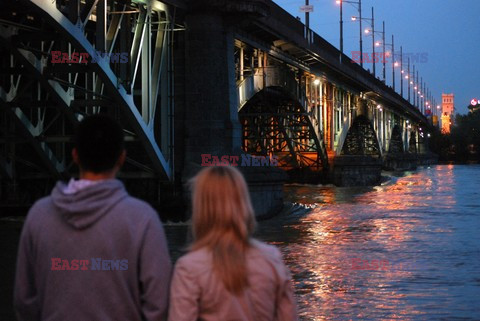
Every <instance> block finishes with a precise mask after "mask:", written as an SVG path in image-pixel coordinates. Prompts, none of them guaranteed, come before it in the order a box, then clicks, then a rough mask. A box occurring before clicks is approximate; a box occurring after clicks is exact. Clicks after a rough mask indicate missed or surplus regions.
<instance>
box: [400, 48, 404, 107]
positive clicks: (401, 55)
mask: <svg viewBox="0 0 480 321" xmlns="http://www.w3.org/2000/svg"><path fill="white" fill-rule="evenodd" d="M400 96H402V98H403V47H402V46H400Z"/></svg>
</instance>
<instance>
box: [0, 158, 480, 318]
mask: <svg viewBox="0 0 480 321" xmlns="http://www.w3.org/2000/svg"><path fill="white" fill-rule="evenodd" d="M402 175H403V176H401V177H398V176H395V175H393V174H392V175H390V176H389V177H390V179H389V180H388V181H387V182H386V183H384V184H383V185H382V186H378V187H370V188H338V187H333V186H315V185H290V186H287V187H286V188H285V189H286V195H287V200H288V201H290V202H293V203H295V205H293V206H291V207H290V208H288V210H286V211H284V212H283V213H281V214H280V215H279V216H277V217H275V218H273V219H270V220H266V221H262V222H260V223H259V226H258V229H257V237H258V238H260V239H262V240H264V241H266V242H268V243H271V244H275V245H277V246H278V247H279V248H280V249H281V251H282V252H283V254H284V259H285V261H286V263H287V265H288V266H289V268H290V270H291V271H292V274H293V278H294V283H295V289H296V296H297V300H298V305H299V311H300V315H301V318H302V320H480V166H478V165H468V166H462V165H455V166H454V165H439V166H434V167H430V168H422V169H419V170H418V171H416V172H411V173H404V174H402ZM12 224H13V223H12ZM1 227H2V228H1V231H0V236H1V238H0V241H1V242H0V243H1V244H2V257H1V260H0V270H1V274H2V279H1V281H0V286H1V293H2V300H1V305H0V306H1V308H0V320H13V315H12V311H11V302H12V301H11V292H12V290H13V289H12V287H13V282H12V279H13V271H14V262H15V257H16V247H17V242H18V236H19V232H20V228H21V224H18V223H16V224H14V225H11V224H10V223H8V224H5V223H4V224H2V225H1ZM165 229H166V233H167V237H168V240H169V245H170V249H171V254H172V256H173V258H174V259H176V258H178V256H179V255H181V253H182V249H183V248H184V246H185V244H186V242H187V237H186V230H187V227H186V225H185V224H184V223H182V224H167V225H166V228H165Z"/></svg>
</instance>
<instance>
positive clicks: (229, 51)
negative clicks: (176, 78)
mask: <svg viewBox="0 0 480 321" xmlns="http://www.w3.org/2000/svg"><path fill="white" fill-rule="evenodd" d="M244 2H245V3H244ZM259 12H260V13H261V12H262V7H256V6H254V7H252V3H251V1H250V2H249V1H237V2H235V3H231V6H226V7H225V6H223V5H222V3H221V1H220V2H219V1H198V3H197V4H196V5H193V8H192V10H190V11H189V13H188V14H187V15H186V21H185V24H186V26H187V30H186V36H185V57H186V58H185V111H184V114H185V127H184V128H185V141H184V144H185V147H184V150H185V160H184V164H183V165H184V170H183V175H182V181H183V182H186V181H187V180H188V179H189V178H190V177H192V176H193V175H194V174H195V173H196V172H198V171H199V170H200V169H201V162H202V154H210V155H215V156H218V157H219V158H220V157H221V156H223V155H237V156H238V155H240V154H241V153H242V151H241V144H242V133H241V126H240V123H239V120H238V107H237V105H238V96H237V95H238V94H237V87H236V83H235V61H234V56H235V55H234V48H235V46H234V41H235V36H234V29H233V28H234V25H233V24H232V19H233V20H238V21H242V20H243V19H248V18H251V17H252V15H253V14H258V13H259ZM239 165H240V164H239ZM239 169H240V170H241V171H242V172H243V173H244V175H245V177H246V179H247V182H248V184H249V186H250V193H251V197H252V201H253V205H254V207H255V212H256V214H257V216H258V217H267V216H270V215H274V214H275V213H276V212H278V211H279V210H280V209H281V208H282V206H283V183H284V181H285V179H286V176H285V175H284V173H283V172H282V171H280V170H278V169H276V168H270V167H239Z"/></svg>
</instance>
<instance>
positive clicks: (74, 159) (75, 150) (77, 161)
mask: <svg viewBox="0 0 480 321" xmlns="http://www.w3.org/2000/svg"><path fill="white" fill-rule="evenodd" d="M72 158H73V162H74V163H75V164H77V165H80V161H79V159H78V151H77V148H76V147H74V148H73V149H72Z"/></svg>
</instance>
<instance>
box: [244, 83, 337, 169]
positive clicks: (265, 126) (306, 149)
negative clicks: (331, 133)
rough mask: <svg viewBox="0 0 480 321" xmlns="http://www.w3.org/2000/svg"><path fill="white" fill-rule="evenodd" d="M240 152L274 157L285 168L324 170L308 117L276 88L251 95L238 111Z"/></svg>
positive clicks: (318, 142)
mask: <svg viewBox="0 0 480 321" xmlns="http://www.w3.org/2000/svg"><path fill="white" fill-rule="evenodd" d="M239 119H240V123H241V125H242V131H243V150H244V151H245V152H246V153H249V154H252V155H262V156H268V155H276V156H277V157H278V160H279V166H280V167H282V168H284V169H286V170H290V169H298V168H309V169H311V170H315V171H319V170H326V169H327V167H328V160H327V156H326V152H325V146H324V144H323V141H322V140H320V139H319V138H318V137H317V135H316V134H315V130H314V128H313V126H312V123H311V121H310V118H309V116H308V114H307V113H306V112H305V110H304V108H303V107H302V106H301V104H300V103H299V102H297V101H296V100H295V99H293V98H291V97H289V95H288V94H286V92H285V91H284V90H283V89H282V88H280V87H268V88H266V89H264V90H262V91H261V92H259V93H257V94H255V95H254V96H253V97H252V98H251V99H250V100H249V101H248V102H247V103H246V104H245V106H243V108H242V109H241V110H240V112H239Z"/></svg>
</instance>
